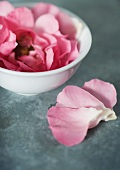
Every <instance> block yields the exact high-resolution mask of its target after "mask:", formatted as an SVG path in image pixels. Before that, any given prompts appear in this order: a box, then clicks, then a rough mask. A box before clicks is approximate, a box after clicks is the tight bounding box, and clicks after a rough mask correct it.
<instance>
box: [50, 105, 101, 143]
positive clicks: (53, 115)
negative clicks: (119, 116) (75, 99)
mask: <svg viewBox="0 0 120 170" xmlns="http://www.w3.org/2000/svg"><path fill="white" fill-rule="evenodd" d="M100 113H101V111H97V110H96V109H92V108H80V109H71V108H60V107H56V106H55V107H52V108H51V109H49V110H48V113H47V117H48V122H49V125H50V126H49V127H50V129H51V131H52V133H53V136H54V137H55V138H56V139H57V141H59V142H60V143H61V144H63V145H66V146H73V145H76V144H79V143H81V142H82V141H83V140H84V138H85V136H86V134H87V130H88V128H89V126H90V124H91V120H93V119H94V118H95V117H98V116H99V115H100ZM99 121H100V120H99Z"/></svg>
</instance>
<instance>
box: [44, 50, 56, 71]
mask: <svg viewBox="0 0 120 170" xmlns="http://www.w3.org/2000/svg"><path fill="white" fill-rule="evenodd" d="M45 52H46V65H47V70H49V69H50V68H51V65H52V63H53V61H54V52H53V49H52V48H47V49H46V50H45Z"/></svg>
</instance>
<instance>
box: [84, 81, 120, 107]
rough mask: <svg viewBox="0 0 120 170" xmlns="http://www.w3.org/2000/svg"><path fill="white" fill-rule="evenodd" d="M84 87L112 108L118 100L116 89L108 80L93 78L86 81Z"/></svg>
mask: <svg viewBox="0 0 120 170" xmlns="http://www.w3.org/2000/svg"><path fill="white" fill-rule="evenodd" d="M82 88H83V89H84V90H86V91H88V92H89V93H90V94H92V95H93V96H95V97H96V98H97V99H98V100H100V101H101V102H102V103H104V105H105V107H107V108H111V109H112V108H113V106H114V105H115V104H116V102H117V93H116V89H115V87H114V86H113V85H112V84H110V83H108V82H104V81H102V80H99V79H93V80H91V81H88V82H86V83H85V84H84V86H83V87H82Z"/></svg>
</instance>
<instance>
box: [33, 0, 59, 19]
mask: <svg viewBox="0 0 120 170" xmlns="http://www.w3.org/2000/svg"><path fill="white" fill-rule="evenodd" d="M32 12H33V15H34V17H35V19H37V18H38V17H39V16H41V15H44V14H47V13H49V14H52V15H54V16H56V15H57V14H58V13H59V9H58V8H57V7H56V6H54V5H52V4H48V3H43V2H40V3H37V4H36V5H35V6H34V7H33V8H32Z"/></svg>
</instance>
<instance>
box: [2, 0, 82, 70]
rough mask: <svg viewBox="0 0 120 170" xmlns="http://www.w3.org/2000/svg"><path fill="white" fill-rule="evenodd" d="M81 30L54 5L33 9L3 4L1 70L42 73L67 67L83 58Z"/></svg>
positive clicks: (78, 25) (41, 4) (5, 2)
mask: <svg viewBox="0 0 120 170" xmlns="http://www.w3.org/2000/svg"><path fill="white" fill-rule="evenodd" d="M76 22H78V23H77V24H76ZM81 27H82V26H81V23H80V22H79V21H76V20H75V22H74V20H73V19H72V18H71V17H70V16H68V15H67V14H65V13H63V12H62V11H61V10H60V9H59V8H57V7H56V6H54V5H52V4H47V3H42V2H41V3H38V4H36V5H35V6H34V7H33V8H31V9H29V8H26V7H19V8H15V7H14V6H13V5H12V4H10V3H9V2H7V1H1V2H0V67H3V68H6V69H9V70H15V71H21V72H42V71H48V70H54V69H58V68H61V67H63V66H66V65H68V64H69V63H71V62H72V61H74V60H75V59H76V58H77V57H78V56H79V48H80V47H79V46H80V44H79V42H78V40H77V37H78V36H79V35H78V34H79V33H80V30H81Z"/></svg>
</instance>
